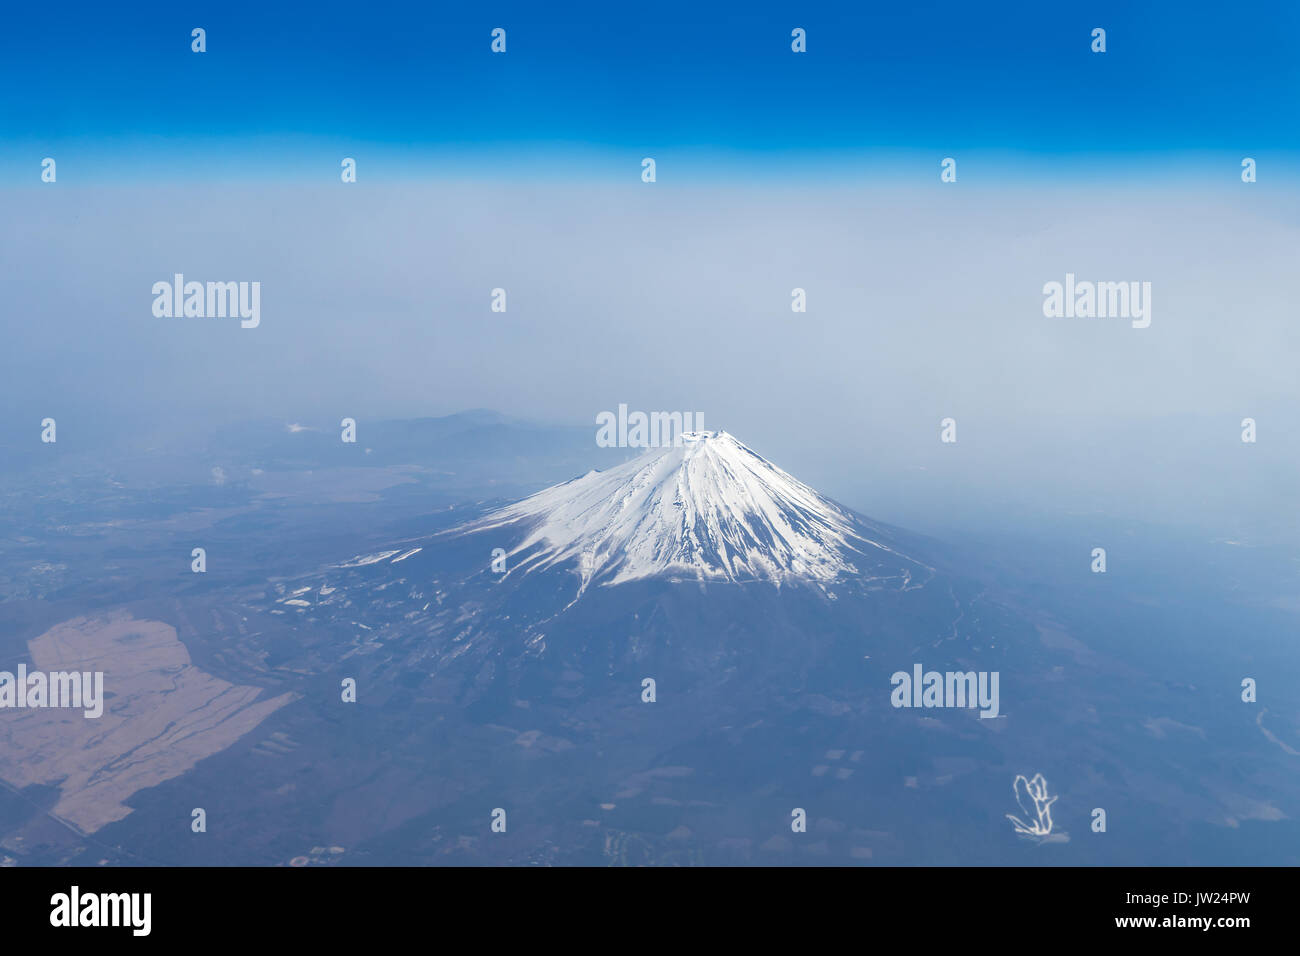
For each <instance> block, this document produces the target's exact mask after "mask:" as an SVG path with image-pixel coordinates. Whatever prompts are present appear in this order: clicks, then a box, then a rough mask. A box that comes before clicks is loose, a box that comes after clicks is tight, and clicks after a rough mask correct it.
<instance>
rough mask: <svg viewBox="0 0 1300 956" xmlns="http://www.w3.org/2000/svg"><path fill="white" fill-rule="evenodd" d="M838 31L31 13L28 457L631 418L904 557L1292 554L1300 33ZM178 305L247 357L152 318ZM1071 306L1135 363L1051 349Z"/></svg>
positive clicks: (1253, 21)
mask: <svg viewBox="0 0 1300 956" xmlns="http://www.w3.org/2000/svg"><path fill="white" fill-rule="evenodd" d="M850 6H851V5H848V4H837V5H831V4H813V5H809V4H804V3H800V4H789V5H775V4H764V5H753V4H745V5H743V6H742V5H736V6H735V8H734V9H735V11H736V12H734V13H726V14H724V13H718V12H716V10H711V9H710V8H706V7H702V6H700V5H696V4H671V3H668V4H665V3H657V4H648V5H647V4H606V5H600V6H596V5H591V6H587V7H583V8H577V7H572V6H568V7H557V6H555V5H553V4H545V5H542V4H535V3H530V4H483V5H449V4H442V5H439V4H432V3H421V4H404V5H392V4H390V5H381V4H375V3H362V4H337V3H325V4H318V5H314V6H312V7H311V8H310V9H308V8H301V9H276V8H271V9H267V8H265V7H264V6H263V5H261V4H252V3H221V4H173V3H166V4H164V3H144V4H130V5H116V6H96V7H84V8H83V7H79V6H76V5H73V6H70V7H67V6H65V7H59V8H58V9H57V10H54V11H51V9H50V8H45V7H35V6H30V5H21V6H20V5H11V7H10V8H9V9H8V10H7V11H6V12H5V14H4V15H3V16H4V19H3V24H4V26H3V29H0V82H3V84H4V89H5V90H6V91H7V92H6V95H5V96H3V97H0V210H2V211H3V214H2V215H0V321H3V323H4V329H3V330H4V332H5V337H6V348H5V349H3V350H0V406H2V407H3V408H4V410H5V411H6V413H7V414H6V416H5V417H4V418H3V420H2V421H0V448H3V447H15V446H16V445H21V446H22V447H24V448H26V447H27V445H28V444H29V443H31V442H33V441H34V440H35V438H34V436H35V435H36V434H37V432H36V431H35V430H34V427H35V426H34V424H33V423H37V422H39V421H40V419H41V418H42V417H44V416H45V415H55V416H56V417H58V418H59V421H60V426H59V427H60V436H61V437H60V443H59V448H60V451H62V450H63V449H65V448H68V449H72V448H74V447H75V446H76V443H77V442H78V441H80V442H82V443H83V445H85V444H88V443H89V442H91V441H93V440H99V441H101V442H103V443H106V444H108V445H110V446H113V447H116V444H115V443H117V442H119V441H121V440H123V439H124V436H126V437H129V436H132V435H135V436H138V435H142V434H147V433H150V432H151V431H153V430H154V429H159V430H166V429H172V430H173V431H174V430H184V431H187V432H188V431H190V430H198V429H201V428H206V427H209V426H210V425H212V424H214V423H220V422H224V421H229V420H237V419H243V418H268V417H269V418H276V417H283V418H284V420H286V421H289V420H302V421H310V422H313V423H334V422H337V421H338V420H339V418H340V417H341V416H343V415H353V416H356V417H358V418H359V419H361V420H366V419H373V418H376V417H409V416H420V415H438V414H448V413H452V412H456V411H460V410H463V409H465V408H472V407H491V408H495V409H498V410H500V411H503V412H506V413H508V414H514V415H519V416H522V417H529V418H536V419H542V420H549V421H556V422H566V423H577V424H586V423H592V422H594V416H595V415H596V413H598V412H600V411H604V410H610V409H614V408H617V406H618V405H619V404H620V403H624V402H626V403H628V404H629V405H630V406H631V407H632V408H639V409H650V410H654V409H664V410H683V411H688V410H694V411H700V412H702V413H703V414H704V415H705V421H706V423H708V424H709V425H711V426H718V427H725V428H727V429H729V430H731V431H733V432H734V433H735V434H737V435H738V436H739V437H740V438H741V439H742V440H744V441H745V442H746V443H748V444H749V445H751V446H752V447H754V448H755V449H756V450H758V451H759V452H760V453H763V454H766V455H768V456H769V457H771V458H772V459H773V460H775V461H777V462H778V463H779V464H781V465H782V466H783V467H787V468H789V469H790V470H792V471H793V472H794V473H796V474H798V475H799V476H800V477H802V478H804V479H806V480H808V481H809V482H810V483H812V484H814V485H816V486H818V487H821V488H823V490H825V491H827V492H828V493H831V494H834V495H836V496H839V497H841V498H842V499H843V500H845V501H846V502H847V503H849V504H852V505H853V506H855V507H859V508H861V509H862V510H864V511H866V512H867V513H869V514H872V515H874V516H876V517H879V518H881V519H884V520H894V521H898V522H899V523H905V524H915V525H917V526H927V525H931V526H932V525H936V524H942V523H943V522H945V521H949V520H951V521H956V520H958V519H959V518H960V517H961V512H962V511H963V510H964V511H965V512H966V513H967V514H968V515H974V516H980V515H998V516H1001V515H1003V514H1005V513H1006V512H1005V507H1006V503H1007V502H1012V503H1019V502H1031V501H1032V502H1041V503H1042V504H1043V506H1044V507H1045V508H1060V507H1064V506H1068V507H1071V508H1076V507H1077V508H1086V509H1093V508H1095V509H1099V510H1107V511H1111V512H1115V511H1121V510H1122V511H1126V512H1127V513H1136V514H1143V515H1151V514H1157V513H1159V514H1161V515H1162V516H1163V517H1165V518H1167V519H1168V520H1170V521H1171V522H1176V523H1183V522H1186V521H1189V520H1191V519H1192V518H1199V519H1201V520H1205V521H1208V522H1210V523H1213V524H1215V525H1216V527H1218V526H1220V525H1221V526H1222V527H1223V528H1228V529H1230V530H1228V531H1223V532H1222V533H1223V534H1225V535H1227V534H1233V535H1236V536H1238V537H1241V536H1242V535H1243V533H1244V532H1243V531H1242V527H1241V526H1242V525H1248V526H1249V528H1250V529H1254V530H1258V529H1264V530H1272V531H1273V532H1275V533H1283V534H1288V535H1291V536H1292V537H1294V535H1295V534H1296V533H1297V522H1298V521H1300V506H1298V504H1297V495H1298V494H1300V492H1298V491H1297V490H1296V489H1297V488H1300V452H1297V449H1300V402H1298V401H1297V393H1296V387H1295V368H1296V359H1295V357H1296V355H1297V354H1300V322H1297V320H1296V314H1295V288H1294V283H1295V276H1296V262H1297V255H1296V251H1297V249H1300V189H1297V185H1300V162H1298V161H1297V159H1298V157H1300V106H1298V104H1300V4H1295V3H1281V2H1265V3H1258V4H1251V5H1250V6H1248V7H1244V8H1241V9H1236V8H1230V7H1227V6H1226V5H1225V6H1218V5H1216V6H1214V7H1211V6H1209V5H1206V4H1187V3H1141V2H1123V3H1088V4H1084V3H1047V2H1036V3H1011V4H1005V3H1003V4H976V3H931V4H889V5H884V4H877V5H870V6H866V5H861V6H857V7H852V8H851V9H848V8H850ZM194 26H203V27H204V28H205V29H207V31H208V52H207V53H205V54H202V55H198V54H193V53H191V52H190V38H189V35H190V30H191V28H192V27H194ZM496 26H502V27H504V28H505V29H507V30H508V35H509V52H508V53H507V54H506V55H504V56H499V55H493V54H492V53H490V52H489V41H490V37H489V34H490V31H491V29H492V28H493V27H496ZM795 26H801V27H804V28H805V29H806V30H807V31H808V44H809V52H808V53H807V54H804V55H795V54H793V53H791V52H790V48H789V43H790V30H791V29H792V28H793V27H795ZM1097 26H1101V27H1104V28H1105V29H1106V30H1107V38H1108V52H1107V53H1105V54H1104V55H1096V54H1093V53H1091V52H1090V42H1091V37H1090V34H1091V30H1092V29H1093V28H1094V27H1097ZM646 155H650V156H654V157H656V159H657V160H658V162H659V170H658V171H659V180H658V182H657V183H656V184H655V185H654V186H648V185H646V184H643V183H642V182H641V181H640V160H641V157H642V156H646ZM44 156H53V157H55V158H56V159H57V160H58V163H59V166H58V170H59V178H58V182H57V184H55V185H49V184H43V183H41V182H40V175H39V174H40V160H41V158H42V157H44ZM343 156H353V157H355V158H356V159H357V161H358V168H359V182H358V183H357V184H355V185H349V186H344V185H342V184H341V183H340V182H339V160H340V158H341V157H343ZM944 156H954V157H956V158H957V159H958V162H959V182H958V183H957V184H952V185H941V184H940V182H939V160H940V159H941V158H942V157H944ZM1243 156H1253V157H1255V158H1256V159H1257V160H1258V161H1259V181H1258V182H1257V183H1254V184H1251V185H1246V184H1243V183H1242V182H1241V180H1240V162H1241V158H1242V157H1243ZM176 272H183V273H185V274H186V276H187V277H188V278H191V279H199V280H205V279H206V280H211V279H218V280H255V281H259V282H261V283H262V287H263V297H262V303H263V316H262V325H261V326H260V327H259V328H258V329H257V330H255V331H244V330H241V329H239V328H238V326H237V324H229V323H227V324H222V323H220V322H217V323H212V322H203V321H198V322H191V321H185V320H165V319H159V318H157V317H155V316H153V314H152V312H151V304H152V301H153V296H152V293H151V291H150V290H151V287H152V285H153V283H154V282H155V281H157V280H159V279H169V278H170V277H171V276H172V275H173V274H174V273H176ZM1066 272H1076V273H1078V274H1079V275H1080V276H1086V277H1089V278H1093V279H1103V280H1122V281H1127V280H1143V281H1151V282H1152V284H1153V287H1154V298H1155V316H1154V321H1153V324H1152V326H1151V328H1150V329H1147V330H1145V331H1141V332H1139V331H1135V330H1133V329H1130V328H1128V327H1127V326H1126V325H1125V324H1123V323H1117V322H1107V321H1100V322H1069V321H1056V320H1049V319H1045V318H1044V316H1043V313H1042V308H1041V306H1042V293H1041V289H1042V287H1043V284H1044V283H1045V282H1047V281H1059V280H1061V279H1062V278H1063V277H1064V275H1065V273H1066ZM498 286H500V287H505V288H508V289H509V295H510V312H509V313H508V315H504V316H502V315H495V314H493V313H491V312H490V311H489V309H488V299H489V292H490V290H491V289H492V288H494V287H498ZM795 286H799V287H803V288H806V289H807V290H808V294H809V303H810V305H809V311H808V312H807V313H806V314H803V315H794V314H792V313H791V312H790V308H789V305H790V298H789V297H790V290H791V288H793V287H795ZM948 415H953V416H955V417H957V418H958V420H959V421H960V422H961V423H962V424H961V429H962V431H961V434H962V436H963V438H962V440H961V444H960V446H959V447H952V446H941V445H940V444H939V443H938V440H937V434H938V432H937V428H938V422H939V420H940V419H941V418H942V417H944V416H948ZM1248 415H1250V416H1254V417H1256V418H1257V419H1259V421H1260V422H1261V436H1262V437H1261V440H1260V444H1259V445H1258V446H1243V445H1242V443H1241V442H1240V440H1239V436H1238V427H1239V422H1240V421H1241V419H1242V418H1243V417H1244V416H1248ZM331 427H332V424H331ZM78 435H80V436H81V437H80V438H75V437H74V436H78ZM63 436H67V441H66V444H65V439H64V437H63ZM6 443H8V445H7V446H6ZM1251 455H1253V456H1254V457H1247V456H1251ZM991 501H992V502H994V504H989V502H991ZM1279 515H1282V516H1285V517H1286V520H1285V521H1283V522H1281V523H1279V520H1278V516H1279ZM927 516H929V519H928V520H927Z"/></svg>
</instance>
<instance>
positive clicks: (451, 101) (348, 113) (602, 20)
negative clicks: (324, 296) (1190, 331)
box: [0, 2, 1300, 181]
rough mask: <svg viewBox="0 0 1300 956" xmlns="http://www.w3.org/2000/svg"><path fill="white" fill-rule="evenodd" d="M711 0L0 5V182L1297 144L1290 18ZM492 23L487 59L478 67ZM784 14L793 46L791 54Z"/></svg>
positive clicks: (1189, 157) (1203, 150) (1298, 42)
mask: <svg viewBox="0 0 1300 956" xmlns="http://www.w3.org/2000/svg"><path fill="white" fill-rule="evenodd" d="M729 6H730V7H731V9H732V10H733V11H734V12H721V11H722V6H721V5H717V6H716V7H713V8H710V7H707V6H702V5H699V4H674V3H653V4H635V3H634V4H604V5H590V6H582V7H579V6H573V5H569V6H563V5H561V6H557V5H554V4H536V3H519V4H510V3H490V4H464V3H456V4H434V3H418V4H415V3H412V4H377V3H360V4H353V3H347V4H340V3H322V4H318V5H313V7H311V8H310V9H308V8H299V7H285V8H283V9H275V8H274V5H267V4H261V3H240V2H234V3H221V4H177V3H139V4H129V5H114V6H111V7H105V6H101V5H94V6H91V5H86V6H85V7H84V8H81V9H78V8H77V7H75V6H74V7H71V8H64V9H61V11H60V13H59V15H57V16H53V15H51V14H50V13H49V11H48V9H47V8H44V7H41V6H39V5H27V4H24V5H11V7H10V10H9V12H8V13H7V14H6V18H5V28H4V30H2V31H0V81H2V82H3V83H4V88H5V89H7V90H9V91H11V95H9V96H7V97H5V98H4V102H3V104H0V139H3V141H4V142H5V143H6V147H5V149H4V150H3V159H2V160H0V162H2V163H3V166H2V167H0V172H3V173H4V174H5V175H6V176H7V175H10V174H17V173H18V171H19V170H20V169H21V170H24V171H25V170H27V169H28V168H30V156H29V155H28V154H29V153H30V152H31V151H39V152H41V154H42V155H46V154H49V155H56V154H62V155H63V157H64V158H65V159H66V160H67V161H68V162H67V164H66V170H67V172H66V173H65V175H67V176H68V177H69V178H73V177H72V174H73V171H74V169H75V170H76V173H77V177H79V178H82V179H85V180H91V179H94V180H101V181H102V180H105V179H107V180H111V179H113V178H116V177H121V178H130V177H131V174H132V172H133V171H137V172H138V171H139V170H140V169H141V168H142V167H143V168H146V169H148V170H149V175H150V176H151V177H156V176H158V175H160V174H162V175H165V176H167V177H169V178H170V177H175V178H185V177H187V176H191V175H193V176H197V177H199V178H204V177H207V176H212V175H218V174H219V175H233V176H239V177H244V176H247V177H250V178H259V177H268V178H278V177H281V176H284V175H291V176H292V175H294V174H295V172H296V170H294V169H290V170H288V171H286V170H285V169H283V168H268V167H274V166H275V165H276V163H288V164H290V165H291V166H293V165H295V164H299V163H305V164H306V165H307V167H309V168H310V167H311V166H312V164H313V163H314V162H315V161H316V159H317V158H318V157H319V158H323V157H325V156H329V157H334V156H336V155H338V154H339V153H343V154H345V155H353V154H360V156H359V157H358V158H359V159H360V158H362V157H365V158H367V159H372V160H379V159H380V158H381V157H382V161H380V162H375V163H374V164H373V165H371V166H370V168H369V170H368V172H369V173H370V174H371V175H375V174H378V173H381V172H382V171H387V172H390V173H393V174H396V173H397V172H398V171H399V170H405V171H409V164H410V163H411V162H413V161H416V159H417V158H418V157H426V156H427V157H436V158H437V159H438V162H435V163H432V164H431V165H429V166H427V167H421V168H420V170H417V171H427V172H436V171H438V170H440V169H443V170H445V169H449V168H456V169H458V170H460V171H464V170H470V171H473V170H475V169H481V170H485V171H488V170H493V169H495V170H500V169H505V168H509V167H511V166H512V165H515V164H517V165H521V166H527V165H528V164H529V163H539V162H540V163H543V164H545V163H547V162H552V161H555V162H559V163H564V162H565V161H566V157H591V158H592V159H591V163H592V164H600V163H605V162H611V163H618V162H619V161H620V160H621V157H622V155H623V154H624V153H625V152H626V153H636V154H638V156H637V158H638V159H639V156H640V155H660V154H669V155H672V154H674V153H685V154H691V153H695V154H698V155H701V156H708V157H710V158H711V159H710V162H709V163H708V165H709V166H711V167H712V168H714V169H720V170H721V171H723V172H724V173H725V171H726V168H727V167H728V166H735V167H737V168H738V169H741V170H744V169H745V168H746V165H747V164H752V163H753V162H754V160H755V158H756V157H757V158H761V157H763V156H768V157H776V158H778V159H779V163H778V164H777V165H778V166H779V167H780V169H782V170H797V169H798V168H799V167H800V166H801V165H802V163H803V162H811V163H821V164H826V163H827V162H830V163H831V164H834V165H841V166H845V167H852V166H854V165H871V164H873V163H877V162H879V161H880V160H881V159H882V157H886V156H889V155H893V154H906V153H910V152H917V153H926V152H936V153H938V154H939V156H943V155H954V156H961V155H963V154H968V155H969V154H978V153H981V152H991V153H1008V154H1020V155H1021V156H1022V158H1023V156H1030V157H1033V156H1044V157H1057V158H1059V157H1066V158H1068V157H1071V156H1074V157H1079V156H1097V155H1099V154H1100V155H1103V156H1108V157H1111V158H1112V159H1115V160H1118V161H1119V162H1120V163H1121V165H1117V166H1116V167H1115V168H1116V169H1117V170H1122V169H1123V166H1122V162H1123V160H1124V158H1126V157H1132V158H1134V159H1138V160H1140V161H1142V162H1146V161H1148V160H1153V159H1154V160H1156V161H1161V160H1163V159H1167V158H1168V157H1169V156H1170V155H1177V156H1180V157H1182V158H1183V159H1184V160H1185V161H1186V162H1189V163H1197V162H1203V161H1206V159H1207V158H1208V161H1209V162H1210V163H1215V162H1218V158H1219V156H1220V154H1222V156H1223V157H1224V159H1225V161H1226V159H1227V158H1230V157H1231V156H1234V155H1235V156H1237V157H1240V156H1243V155H1251V156H1256V157H1261V156H1265V157H1272V156H1274V155H1277V156H1278V158H1282V157H1281V155H1280V154H1283V153H1285V152H1287V151H1291V150H1294V149H1295V148H1296V146H1297V145H1300V106H1298V105H1297V104H1300V6H1297V5H1296V4H1293V3H1285V2H1276V3H1274V2H1265V3H1259V4H1251V5H1250V6H1249V7H1248V8H1244V9H1241V10H1233V9H1231V8H1228V7H1225V6H1222V5H1214V6H1211V5H1208V4H1187V3H1135V2H1123V3H1087V4H1084V3H1041V2H1033V3H1009V4H987V3H965V2H954V3H909V4H861V5H850V4H804V3H799V4H774V3H759V4H743V5H741V4H734V5H729ZM194 26H202V27H204V28H205V29H206V30H207V33H208V52H206V53H204V54H202V55H198V54H194V53H191V52H190V49H189V42H190V41H189V31H190V29H191V28H192V27H194ZM496 26H500V27H504V28H505V29H506V30H507V31H508V52H507V53H506V54H505V55H504V56H501V55H493V54H491V53H490V52H489V39H490V38H489V32H490V30H491V29H492V28H493V27H496ZM795 26H800V27H803V28H804V29H806V30H807V31H808V47H809V52H808V53H807V54H804V55H796V54H793V53H791V52H790V46H789V44H790V30H791V29H792V28H793V27H795ZM1098 26H1100V27H1104V28H1105V29H1106V30H1107V52H1106V53H1105V54H1104V55H1098V54H1093V53H1092V52H1091V50H1090V42H1091V39H1090V34H1091V31H1092V29H1093V28H1094V27H1098ZM1288 159H1289V157H1288ZM485 161H487V163H486V165H483V164H484V162H485ZM336 165H337V162H336V161H335V163H334V164H332V167H331V168H333V166H336ZM584 171H585V173H588V174H589V173H590V172H591V170H590V169H587V170H584Z"/></svg>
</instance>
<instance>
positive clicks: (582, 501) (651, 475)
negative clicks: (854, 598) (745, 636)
mask: <svg viewBox="0 0 1300 956" xmlns="http://www.w3.org/2000/svg"><path fill="white" fill-rule="evenodd" d="M507 529H517V530H518V531H519V532H521V539H520V540H519V543H518V544H517V545H516V546H515V547H514V548H513V549H512V550H511V551H510V558H511V560H510V567H511V571H510V573H512V574H528V573H530V572H532V571H536V570H540V569H543V568H548V567H552V566H555V565H558V564H565V563H570V562H571V563H572V564H573V569H574V570H575V571H576V572H577V574H578V575H579V576H580V577H581V580H582V587H583V588H584V589H585V588H586V587H587V586H588V585H589V584H592V583H599V584H619V583H622V582H625V581H632V580H637V579H641V578H650V577H679V576H680V577H687V578H695V579H700V580H724V581H736V582H741V581H769V582H772V583H775V584H778V585H779V584H782V583H785V582H787V581H791V580H809V581H814V582H823V583H824V582H829V581H833V580H835V579H836V578H838V577H840V576H843V575H856V574H857V573H858V569H857V567H856V566H855V564H854V559H855V558H857V557H859V556H862V555H864V554H866V553H868V552H872V551H876V550H879V551H889V550H890V549H888V548H886V547H885V546H884V545H883V544H878V543H876V542H875V541H872V540H870V539H869V538H868V537H866V534H868V533H869V532H868V531H867V529H866V528H865V526H864V525H862V524H861V523H860V522H858V521H857V520H856V519H855V518H854V517H853V515H852V514H851V513H850V512H848V511H847V510H846V509H843V508H841V507H840V506H839V505H837V504H835V503H834V502H832V501H830V500H829V499H827V498H824V497H822V496H821V495H820V494H818V493H817V492H816V491H814V490H813V489H812V488H810V487H808V486H807V485H805V484H804V483H803V482H801V481H799V480H798V479H796V478H794V477H793V476H791V475H789V474H787V473H786V472H784V471H782V470H781V469H780V468H778V467H776V466H775V465H773V464H772V463H771V462H769V461H767V460H766V459H765V458H763V457H762V456H760V455H759V454H757V453H756V452H754V451H753V450H751V449H750V448H749V447H748V446H746V445H745V444H743V443H742V442H741V441H739V440H738V439H736V438H735V437H734V436H732V435H730V434H728V433H727V432H725V431H707V432H705V431H700V432H686V433H684V434H682V436H681V440H680V441H679V442H678V443H676V444H674V445H671V446H667V447H663V448H653V449H650V450H648V451H647V452H646V453H645V454H643V455H641V456H640V457H639V458H636V459H633V460H632V461H629V462H626V463H624V464H622V465H620V466H618V467H616V468H612V469H610V470H608V471H603V472H598V471H594V472H589V473H587V474H586V475H583V476H582V477H580V478H574V479H573V480H571V481H567V482H565V483H563V484H560V485H555V486H554V487H551V488H547V489H546V490H544V491H541V492H538V493H537V494H535V495H533V496H532V497H529V498H525V499H524V500H523V501H520V502H517V503H515V504H513V505H509V506H507V507H505V508H502V509H500V510H498V511H494V512H492V513H491V514H488V515H486V516H485V517H483V518H481V519H479V520H478V521H475V522H473V523H471V524H470V525H467V526H463V527H462V528H460V529H457V530H458V531H461V532H464V533H473V532H482V531H490V530H503V531H504V530H507Z"/></svg>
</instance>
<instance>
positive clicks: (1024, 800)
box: [1006, 773, 1056, 840]
mask: <svg viewBox="0 0 1300 956" xmlns="http://www.w3.org/2000/svg"><path fill="white" fill-rule="evenodd" d="M1011 790H1012V792H1013V793H1014V794H1015V795H1016V803H1018V804H1020V809H1021V810H1022V811H1024V813H1025V816H1027V817H1030V822H1029V823H1026V822H1025V821H1024V820H1021V819H1020V818H1019V817H1017V816H1013V815H1012V814H1010V813H1008V814H1007V815H1006V816H1007V819H1008V820H1010V821H1011V824H1012V826H1014V827H1015V830H1016V833H1018V834H1020V835H1021V836H1027V837H1037V838H1039V839H1040V840H1042V839H1045V838H1046V837H1047V836H1049V835H1050V834H1051V832H1052V804H1053V803H1055V802H1056V797H1049V796H1048V795H1047V781H1046V780H1044V779H1043V775H1042V774H1041V773H1036V774H1034V776H1033V778H1032V779H1026V778H1025V775H1024V774H1016V779H1015V782H1013V783H1012V785H1011ZM1031 807H1032V808H1033V809H1032V811H1031V809H1030V808H1031Z"/></svg>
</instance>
